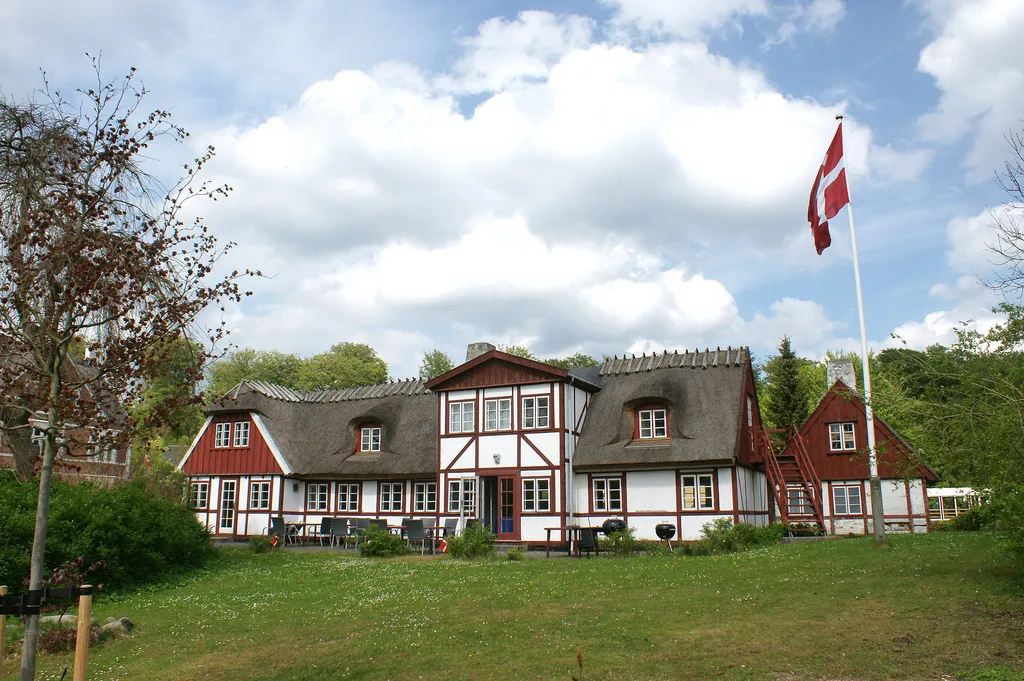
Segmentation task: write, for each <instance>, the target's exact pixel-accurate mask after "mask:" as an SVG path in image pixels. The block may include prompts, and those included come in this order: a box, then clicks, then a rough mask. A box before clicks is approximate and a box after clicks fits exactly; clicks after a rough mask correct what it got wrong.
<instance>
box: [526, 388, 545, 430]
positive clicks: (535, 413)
mask: <svg viewBox="0 0 1024 681" xmlns="http://www.w3.org/2000/svg"><path fill="white" fill-rule="evenodd" d="M550 423H551V396H550V395H529V396H527V397H524V398H523V429H524V430H526V429H532V430H538V429H542V428H548V427H550Z"/></svg>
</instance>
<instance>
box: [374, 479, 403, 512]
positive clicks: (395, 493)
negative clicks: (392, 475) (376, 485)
mask: <svg viewBox="0 0 1024 681" xmlns="http://www.w3.org/2000/svg"><path fill="white" fill-rule="evenodd" d="M404 487H405V483H402V482H382V483H380V510H381V511H382V512H383V511H401V510H402V489H403V488H404Z"/></svg>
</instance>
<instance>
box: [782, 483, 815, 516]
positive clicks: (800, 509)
mask: <svg viewBox="0 0 1024 681" xmlns="http://www.w3.org/2000/svg"><path fill="white" fill-rule="evenodd" d="M786 506H787V507H788V508H789V512H790V513H795V514H797V515H810V514H812V513H814V507H813V506H811V500H810V499H808V498H807V491H806V490H804V488H803V487H789V488H787V489H786Z"/></svg>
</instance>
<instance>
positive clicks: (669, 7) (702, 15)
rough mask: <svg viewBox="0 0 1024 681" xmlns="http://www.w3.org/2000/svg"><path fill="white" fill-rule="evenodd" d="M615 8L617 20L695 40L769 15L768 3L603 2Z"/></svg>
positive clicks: (762, 0) (704, 0)
mask: <svg viewBox="0 0 1024 681" xmlns="http://www.w3.org/2000/svg"><path fill="white" fill-rule="evenodd" d="M603 1H604V2H605V4H608V5H611V6H612V7H614V8H616V10H617V14H616V20H617V21H618V22H619V23H620V24H622V25H626V26H629V25H632V26H636V27H637V28H639V29H640V30H642V31H648V32H651V33H655V34H663V35H677V36H681V37H684V38H693V37H697V36H699V35H701V34H702V33H703V32H704V31H705V30H709V29H711V30H713V29H718V28H721V27H722V26H725V25H727V24H728V23H730V22H731V21H733V20H734V19H736V18H737V17H740V16H743V15H748V14H766V13H767V12H768V3H767V2H766V0H686V1H685V2H681V1H680V0H603Z"/></svg>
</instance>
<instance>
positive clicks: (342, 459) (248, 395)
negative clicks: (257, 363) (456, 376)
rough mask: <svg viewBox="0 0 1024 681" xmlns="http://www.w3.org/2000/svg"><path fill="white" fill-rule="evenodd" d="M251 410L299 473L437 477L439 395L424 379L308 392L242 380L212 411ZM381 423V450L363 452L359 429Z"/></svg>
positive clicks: (353, 476)
mask: <svg viewBox="0 0 1024 681" xmlns="http://www.w3.org/2000/svg"><path fill="white" fill-rule="evenodd" d="M237 411H252V412H256V413H258V414H260V415H261V417H262V420H263V423H264V424H265V425H266V427H267V430H268V431H269V433H270V437H271V438H272V439H273V441H274V443H275V444H276V445H277V447H278V449H279V450H280V452H281V455H282V456H283V457H284V458H285V460H286V461H287V462H288V465H289V466H290V467H291V469H292V473H293V474H295V475H304V476H312V477H324V478H344V477H350V478H388V477H396V478H397V477H417V476H424V477H433V476H434V475H435V474H436V472H437V398H436V397H435V396H434V395H433V394H432V393H431V392H430V391H429V390H427V389H426V388H424V386H423V381H420V380H408V381H396V382H394V383H387V384H383V385H373V386H364V387H360V388H348V389H346V390H322V391H317V392H312V393H303V392H299V391H295V390H291V389H289V388H283V387H281V386H276V385H271V384H268V383H261V382H257V381H242V382H241V383H240V384H238V386H236V387H235V388H234V389H233V390H232V391H231V392H229V393H228V394H227V395H225V396H224V397H223V398H222V399H221V400H219V401H218V402H217V403H215V404H214V405H213V406H212V407H211V408H210V409H209V410H208V413H210V414H213V415H216V414H219V413H227V412H237ZM367 423H379V424H380V425H381V427H382V429H383V437H382V442H381V451H380V453H374V454H363V453H356V449H357V447H358V439H357V438H358V437H359V427H360V426H361V425H363V424H367Z"/></svg>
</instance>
